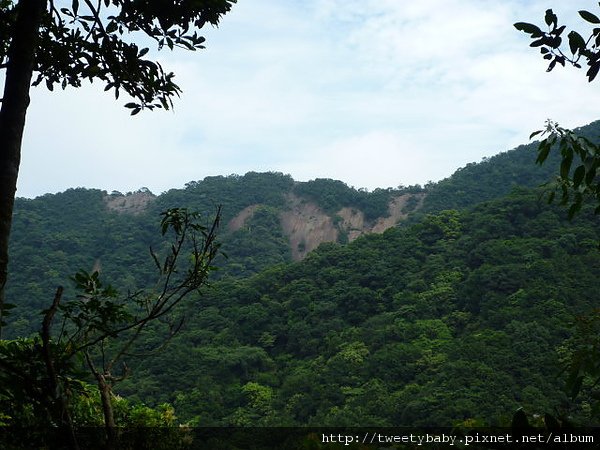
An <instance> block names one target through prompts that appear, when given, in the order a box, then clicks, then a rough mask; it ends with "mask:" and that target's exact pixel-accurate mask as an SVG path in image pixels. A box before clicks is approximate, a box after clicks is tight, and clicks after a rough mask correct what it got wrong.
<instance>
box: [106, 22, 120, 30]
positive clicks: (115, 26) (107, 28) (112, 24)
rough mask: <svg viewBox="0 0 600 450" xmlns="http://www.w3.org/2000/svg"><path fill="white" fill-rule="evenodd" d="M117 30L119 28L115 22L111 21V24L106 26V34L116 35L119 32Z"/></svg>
mask: <svg viewBox="0 0 600 450" xmlns="http://www.w3.org/2000/svg"><path fill="white" fill-rule="evenodd" d="M117 28H118V25H117V22H115V21H114V20H111V21H110V22H108V25H107V26H106V32H107V33H114V32H115V31H117Z"/></svg>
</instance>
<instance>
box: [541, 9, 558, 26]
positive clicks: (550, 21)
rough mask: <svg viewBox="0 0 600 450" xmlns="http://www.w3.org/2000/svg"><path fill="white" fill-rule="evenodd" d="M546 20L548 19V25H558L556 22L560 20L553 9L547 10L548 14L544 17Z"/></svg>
mask: <svg viewBox="0 0 600 450" xmlns="http://www.w3.org/2000/svg"><path fill="white" fill-rule="evenodd" d="M544 20H545V21H546V25H548V26H552V24H554V26H555V27H556V24H557V22H558V18H557V17H556V14H554V12H553V11H552V10H551V9H547V10H546V16H545V17H544Z"/></svg>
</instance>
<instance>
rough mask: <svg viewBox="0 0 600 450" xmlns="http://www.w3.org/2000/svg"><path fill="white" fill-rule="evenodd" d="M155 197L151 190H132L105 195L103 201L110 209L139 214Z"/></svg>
mask: <svg viewBox="0 0 600 450" xmlns="http://www.w3.org/2000/svg"><path fill="white" fill-rule="evenodd" d="M155 198H156V195H154V194H152V193H151V192H134V193H132V194H127V195H106V196H105V197H104V202H105V203H106V207H107V208H108V209H110V210H112V211H117V212H120V213H126V214H134V215H135V214H141V213H142V212H144V211H145V210H146V207H147V206H148V204H149V203H150V202H152V201H153V200H154V199H155Z"/></svg>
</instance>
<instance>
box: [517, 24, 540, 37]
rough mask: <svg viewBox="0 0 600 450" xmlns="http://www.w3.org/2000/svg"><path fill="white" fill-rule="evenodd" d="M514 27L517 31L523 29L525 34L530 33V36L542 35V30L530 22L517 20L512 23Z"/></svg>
mask: <svg viewBox="0 0 600 450" xmlns="http://www.w3.org/2000/svg"><path fill="white" fill-rule="evenodd" d="M514 27H515V28H516V29H517V30H519V31H523V32H525V33H527V34H531V37H532V38H534V37H541V36H543V35H544V33H543V32H542V30H540V28H539V27H538V26H536V25H533V24H532V23H526V22H517V23H515V24H514Z"/></svg>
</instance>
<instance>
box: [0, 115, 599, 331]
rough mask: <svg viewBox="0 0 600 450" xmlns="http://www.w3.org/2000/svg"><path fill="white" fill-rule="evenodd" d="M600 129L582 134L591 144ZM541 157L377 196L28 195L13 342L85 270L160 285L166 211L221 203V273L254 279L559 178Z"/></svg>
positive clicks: (527, 153) (237, 187) (19, 204)
mask: <svg viewBox="0 0 600 450" xmlns="http://www.w3.org/2000/svg"><path fill="white" fill-rule="evenodd" d="M599 130H600V122H595V123H593V124H590V125H588V126H586V127H583V128H581V129H580V131H581V132H583V133H585V134H586V135H588V136H592V137H593V136H596V135H600V131H599ZM535 149H536V147H535V144H529V145H526V146H521V147H519V148H517V149H515V150H511V151H507V152H504V153H501V154H499V155H497V156H494V157H492V158H489V159H486V160H484V161H482V162H480V163H472V164H469V165H467V166H466V167H465V168H462V169H459V170H458V171H456V173H454V174H453V175H452V176H450V177H448V178H446V179H444V180H442V181H440V182H438V183H433V184H429V185H427V186H426V187H424V188H422V187H420V186H410V187H402V186H400V187H398V188H395V189H393V188H387V189H376V190H374V191H373V192H367V191H365V190H362V189H359V190H357V189H354V188H351V187H349V186H347V185H346V184H345V183H343V182H341V181H336V180H331V179H317V180H313V181H309V182H296V181H294V180H293V179H292V178H291V177H290V176H289V175H284V174H281V173H255V172H249V173H247V174H245V175H243V176H240V175H230V176H213V177H206V178H205V179H203V180H200V181H192V182H189V183H187V184H186V186H185V188H184V189H171V190H169V191H168V192H165V193H162V194H161V195H158V196H156V195H154V194H152V193H151V192H149V191H148V190H147V189H145V188H142V189H140V190H139V191H137V192H134V193H128V194H125V195H124V194H122V193H120V192H116V191H114V192H112V193H110V194H109V193H107V192H104V191H100V190H97V189H84V188H77V189H69V190H67V191H66V192H63V193H60V194H47V195H44V196H41V197H38V198H35V199H23V198H18V199H17V201H16V205H15V214H14V224H13V231H12V236H11V255H12V259H11V263H10V267H11V278H10V281H9V283H8V286H7V294H8V296H9V298H11V297H14V296H18V297H19V298H22V297H24V298H27V299H28V300H27V302H26V305H25V310H24V311H22V312H21V313H20V314H18V315H17V314H15V315H13V318H16V317H17V316H18V317H19V318H18V319H16V324H13V325H16V326H14V327H12V329H13V331H12V332H11V331H10V330H9V331H8V332H9V335H12V333H15V334H16V335H18V334H21V333H23V332H27V331H29V330H31V329H32V327H34V324H35V323H36V322H37V314H38V313H37V311H39V310H40V309H43V308H44V307H46V306H47V303H48V301H49V298H48V297H49V296H50V295H51V294H50V293H51V292H53V290H54V289H55V287H56V286H57V285H66V287H68V286H69V283H68V281H67V280H68V279H69V277H70V276H72V275H73V274H74V273H75V272H76V271H77V270H80V269H84V270H92V269H98V268H100V269H101V271H102V273H103V276H104V277H105V278H106V279H107V280H110V282H111V283H113V284H115V285H118V286H120V287H121V289H123V290H124V291H126V290H128V289H131V290H135V289H136V288H137V287H138V286H147V285H149V283H152V282H153V281H154V280H153V278H152V276H151V275H150V274H151V273H152V267H153V266H152V262H151V260H150V257H149V247H150V246H152V245H154V246H156V245H158V244H159V239H158V238H159V233H158V221H159V214H160V213H161V212H162V211H164V210H166V209H168V208H173V207H187V208H190V209H192V210H198V211H200V212H202V213H204V214H205V215H206V217H207V223H208V221H209V219H208V218H209V217H211V216H212V215H214V213H215V208H216V205H217V204H221V205H223V218H222V219H223V220H222V224H223V225H222V226H221V230H220V240H221V242H222V243H223V247H222V249H223V252H224V253H225V254H226V255H227V256H228V258H227V259H225V258H221V259H219V260H218V261H217V265H218V267H219V271H218V272H216V274H215V275H216V276H217V277H220V278H222V277H224V276H235V277H240V276H249V275H251V274H255V273H258V272H259V271H260V270H263V269H265V268H268V267H270V266H272V265H274V264H280V263H285V262H289V261H291V260H293V259H301V258H303V257H305V256H306V255H307V254H308V252H309V251H310V250H312V249H314V248H316V247H317V246H318V245H319V244H320V243H322V242H327V241H329V242H339V243H345V242H349V241H351V240H353V239H355V238H356V237H358V236H360V235H362V234H364V233H368V232H382V231H384V230H385V229H387V228H389V227H390V226H393V225H395V224H397V223H399V222H400V223H402V221H404V220H405V219H406V218H409V219H410V218H411V217H412V220H409V221H410V222H416V221H418V218H419V217H422V216H423V214H425V213H428V212H435V211H440V210H443V209H449V208H455V209H462V208H466V207H469V206H473V205H475V204H477V203H479V202H481V201H486V200H490V199H493V198H498V197H500V196H502V195H505V194H506V193H508V192H510V190H511V189H512V188H513V187H514V186H529V187H537V186H539V185H540V184H542V183H544V182H546V181H548V180H550V179H551V178H552V175H553V174H554V173H556V166H557V165H558V161H559V157H558V155H553V156H551V157H550V158H549V161H548V162H547V163H546V164H545V165H544V166H538V165H535V164H534V163H533V162H534V161H535V156H536V151H535ZM124 268H125V269H126V270H125V271H124V270H123V269H124ZM15 303H17V304H18V305H19V306H22V302H15Z"/></svg>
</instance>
